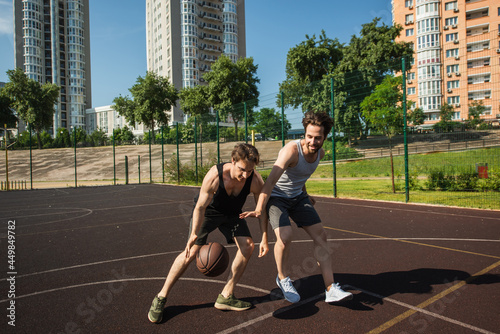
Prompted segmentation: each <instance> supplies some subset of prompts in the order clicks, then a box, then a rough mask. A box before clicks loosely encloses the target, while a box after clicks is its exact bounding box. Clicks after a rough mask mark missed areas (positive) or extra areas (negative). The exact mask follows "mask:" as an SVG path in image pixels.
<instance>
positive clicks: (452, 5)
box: [444, 1, 458, 10]
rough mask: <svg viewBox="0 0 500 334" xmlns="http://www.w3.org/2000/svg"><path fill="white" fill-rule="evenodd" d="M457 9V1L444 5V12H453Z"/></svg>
mask: <svg viewBox="0 0 500 334" xmlns="http://www.w3.org/2000/svg"><path fill="white" fill-rule="evenodd" d="M455 8H458V7H457V2H456V1H451V2H447V3H445V4H444V10H453V9H455Z"/></svg>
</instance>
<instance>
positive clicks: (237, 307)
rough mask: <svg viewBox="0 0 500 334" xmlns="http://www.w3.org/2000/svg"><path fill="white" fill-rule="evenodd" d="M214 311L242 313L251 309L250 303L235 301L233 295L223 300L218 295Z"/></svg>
mask: <svg viewBox="0 0 500 334" xmlns="http://www.w3.org/2000/svg"><path fill="white" fill-rule="evenodd" d="M214 306H215V308H216V309H219V310H225V311H244V310H248V309H249V308H250V307H252V303H248V302H244V301H243V300H239V299H236V298H235V297H234V296H233V295H230V296H229V297H228V298H225V297H224V296H223V295H221V294H219V297H217V301H216V302H215V304H214Z"/></svg>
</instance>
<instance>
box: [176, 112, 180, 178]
mask: <svg viewBox="0 0 500 334" xmlns="http://www.w3.org/2000/svg"><path fill="white" fill-rule="evenodd" d="M175 133H176V137H177V184H180V183H181V168H180V160H181V159H180V157H179V122H176V123H175Z"/></svg>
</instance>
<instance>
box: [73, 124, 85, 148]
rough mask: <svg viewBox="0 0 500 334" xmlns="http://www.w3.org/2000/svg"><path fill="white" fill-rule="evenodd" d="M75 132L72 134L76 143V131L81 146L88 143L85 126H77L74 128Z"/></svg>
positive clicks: (77, 141) (77, 140)
mask: <svg viewBox="0 0 500 334" xmlns="http://www.w3.org/2000/svg"><path fill="white" fill-rule="evenodd" d="M73 131H74V133H72V134H71V140H72V141H73V145H74V140H75V138H74V137H73V136H74V135H75V133H76V144H77V145H78V144H80V146H85V144H86V143H87V132H85V130H84V129H83V128H75V129H73Z"/></svg>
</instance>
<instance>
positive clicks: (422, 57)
mask: <svg viewBox="0 0 500 334" xmlns="http://www.w3.org/2000/svg"><path fill="white" fill-rule="evenodd" d="M440 62H441V52H440V50H426V51H421V52H419V53H418V65H419V66H421V65H425V64H432V63H440Z"/></svg>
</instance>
